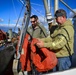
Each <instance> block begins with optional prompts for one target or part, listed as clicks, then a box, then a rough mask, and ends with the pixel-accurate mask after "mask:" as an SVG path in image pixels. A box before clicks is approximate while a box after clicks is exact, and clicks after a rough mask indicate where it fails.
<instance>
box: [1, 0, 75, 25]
mask: <svg viewBox="0 0 76 75" xmlns="http://www.w3.org/2000/svg"><path fill="white" fill-rule="evenodd" d="M30 1H31V10H32V11H31V14H36V15H38V16H39V17H40V18H41V19H40V20H42V18H43V17H45V10H44V5H43V0H30ZM63 1H64V2H66V3H67V4H68V5H69V6H70V7H71V8H72V9H76V0H63ZM22 6H23V5H22V3H21V2H20V0H0V20H1V21H2V22H1V21H0V25H1V24H7V25H8V24H9V23H10V24H12V26H13V24H16V21H17V19H18V17H19V14H20V11H21V8H22ZM51 6H52V7H51V13H52V15H54V14H53V13H54V0H51ZM59 8H63V9H65V10H66V11H67V13H68V14H67V15H68V16H69V14H70V12H71V11H70V10H69V9H68V8H67V7H66V6H64V4H62V3H61V2H59ZM23 15H24V9H23V11H22V13H21V16H20V19H22V18H23ZM9 20H10V21H9ZM21 22H22V20H21ZM21 22H19V23H20V24H21Z"/></svg>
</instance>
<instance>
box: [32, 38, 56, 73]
mask: <svg viewBox="0 0 76 75" xmlns="http://www.w3.org/2000/svg"><path fill="white" fill-rule="evenodd" d="M36 42H37V39H33V40H32V43H31V50H32V52H31V59H32V61H33V63H34V65H35V66H36V69H37V71H39V72H42V71H48V70H51V69H53V68H54V67H55V66H56V65H57V58H56V55H55V53H54V52H52V51H50V50H49V49H47V48H40V49H39V48H38V51H36V49H37V48H36V46H35V43H36Z"/></svg>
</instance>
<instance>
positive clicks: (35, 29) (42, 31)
mask: <svg viewBox="0 0 76 75" xmlns="http://www.w3.org/2000/svg"><path fill="white" fill-rule="evenodd" d="M30 22H31V26H30V27H29V28H28V30H27V31H28V32H29V33H30V35H31V36H32V37H33V38H44V37H46V36H47V31H46V28H45V27H44V26H43V25H42V24H41V23H40V22H39V20H38V16H37V15H32V16H31V17H30Z"/></svg>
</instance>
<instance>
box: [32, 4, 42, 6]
mask: <svg viewBox="0 0 76 75" xmlns="http://www.w3.org/2000/svg"><path fill="white" fill-rule="evenodd" d="M31 4H33V5H38V6H43V5H40V4H36V3H31Z"/></svg>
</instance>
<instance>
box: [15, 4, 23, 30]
mask: <svg viewBox="0 0 76 75" xmlns="http://www.w3.org/2000/svg"><path fill="white" fill-rule="evenodd" d="M23 8H24V4H23V6H22V8H21V11H20V14H19V17H18V20H17V22H16V25H15V27H14V31H15V28H16V27H17V24H18V22H19V19H20V16H21V13H22V10H23Z"/></svg>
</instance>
